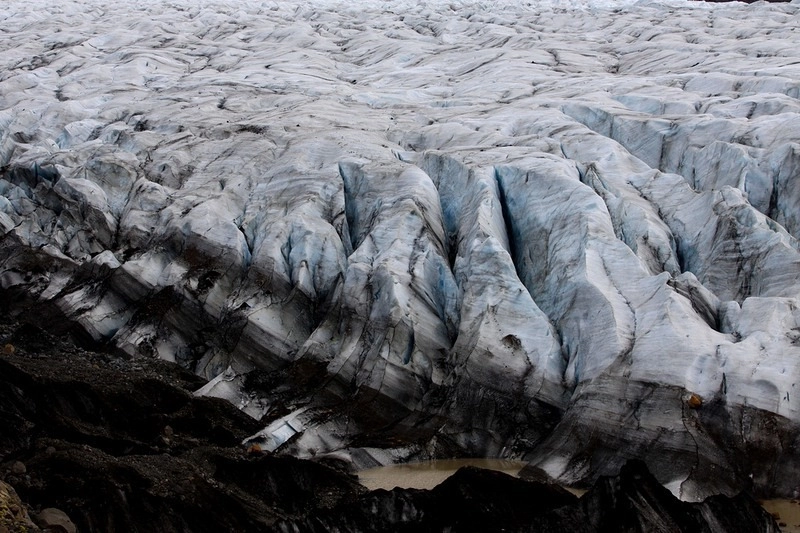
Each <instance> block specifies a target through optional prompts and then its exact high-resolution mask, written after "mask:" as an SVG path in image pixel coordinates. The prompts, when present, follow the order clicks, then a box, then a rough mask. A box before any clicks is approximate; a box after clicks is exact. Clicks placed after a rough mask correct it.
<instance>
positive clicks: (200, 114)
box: [0, 0, 800, 499]
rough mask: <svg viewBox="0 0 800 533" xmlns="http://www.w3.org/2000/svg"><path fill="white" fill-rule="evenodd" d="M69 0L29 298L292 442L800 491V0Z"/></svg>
mask: <svg viewBox="0 0 800 533" xmlns="http://www.w3.org/2000/svg"><path fill="white" fill-rule="evenodd" d="M31 5H35V6H39V7H41V8H42V9H41V10H38V11H37V10H35V9H29V7H30V6H31ZM42 6H44V3H41V2H39V0H29V1H27V2H25V3H23V2H21V1H19V0H12V1H10V2H7V3H6V9H5V11H4V13H3V14H2V15H0V19H2V24H0V50H2V54H0V67H2V70H0V72H2V73H1V74H0V233H2V237H1V238H0V288H1V289H2V295H3V298H2V307H3V309H4V310H5V311H6V312H10V313H13V314H15V315H19V316H21V317H26V318H27V319H29V320H46V321H48V323H49V324H52V328H53V329H55V330H61V331H70V332H72V333H73V334H76V335H79V336H80V337H81V339H82V340H83V341H84V342H89V343H93V344H95V345H97V346H104V347H106V348H107V349H109V350H111V351H114V352H116V353H118V354H120V355H122V356H125V357H153V356H158V357H161V358H164V359H167V360H171V361H175V362H177V363H179V364H182V365H184V366H186V367H189V368H191V369H192V370H194V371H195V372H196V373H198V374H199V375H202V376H204V377H205V378H206V379H208V380H209V383H208V385H207V386H206V387H204V388H203V389H201V391H199V393H200V394H208V395H215V396H219V397H224V398H226V399H228V400H230V401H232V402H234V403H235V404H237V405H238V406H240V407H241V408H242V409H243V410H244V411H245V412H247V413H249V414H251V415H252V416H254V417H258V418H260V419H261V420H262V421H263V423H264V427H265V429H264V430H263V431H262V432H261V433H259V434H257V435H254V436H253V437H252V439H251V440H252V441H253V442H260V443H261V444H262V445H263V447H264V449H268V450H270V451H275V452H276V453H290V454H295V455H299V456H303V457H309V456H324V455H326V454H327V455H331V456H336V457H347V458H349V459H350V460H352V461H353V462H354V463H355V464H357V465H360V466H368V465H369V466H372V465H375V464H380V463H386V462H392V461H401V460H410V459H422V458H432V457H445V456H452V455H473V456H506V457H516V458H524V459H525V460H527V461H529V462H531V463H532V464H534V465H535V466H538V467H540V468H542V469H543V470H544V471H546V472H547V473H548V474H550V475H551V476H553V477H555V478H557V479H559V480H561V481H563V482H568V483H581V482H588V481H590V480H593V479H595V478H596V477H597V476H600V475H604V474H615V473H616V472H617V471H618V470H619V467H620V466H621V465H622V464H624V463H625V461H626V460H627V459H628V458H632V457H638V458H642V459H645V460H646V461H647V462H648V465H649V466H650V468H651V470H652V471H653V472H654V473H655V474H656V475H657V476H658V477H659V479H660V480H661V481H662V482H664V483H668V484H669V486H670V487H671V488H672V489H673V490H674V491H675V492H678V493H679V494H680V495H681V496H682V497H684V498H687V499H700V498H702V497H704V496H705V495H707V494H710V493H713V492H718V491H723V492H731V491H734V490H738V489H740V488H743V487H748V488H753V489H755V490H757V491H759V492H761V493H764V494H780V495H793V494H795V493H796V492H797V491H800V487H799V486H798V485H797V479H798V475H797V474H798V472H799V471H800V453H798V450H799V449H800V403H798V402H800V392H798V391H797V390H796V384H797V382H798V380H800V367H799V366H798V365H800V333H798V332H800V311H798V309H799V308H800V302H798V298H799V297H800V292H798V291H800V246H799V245H798V238H800V186H798V184H797V183H796V182H797V178H798V172H800V148H799V147H800V129H798V128H799V127H800V126H798V124H800V122H798V120H797V117H798V113H799V112H800V104H798V98H800V60H798V57H797V56H798V50H799V49H800V48H799V47H798V44H799V43H798V40H799V39H800V37H798V34H797V32H796V31H794V20H795V19H796V17H797V16H798V9H800V7H799V6H798V5H797V4H796V3H792V4H769V5H767V4H755V5H744V4H739V3H733V4H725V5H709V4H703V3H693V2H684V1H683V0H663V1H653V2H633V1H627V0H626V1H613V0H608V1H599V0H598V1H593V0H574V1H572V2H569V3H563V2H550V1H542V2H535V3H530V4H525V3H519V2H495V3H492V4H491V5H488V4H486V3H483V2H477V1H471V0H463V1H458V2H443V1H441V2H440V1H437V2H433V3H426V4H425V5H423V4H419V3H410V2H392V3H378V2H367V3H358V4H352V3H350V4H346V3H343V2H338V1H336V0H325V1H322V2H313V3H310V2H303V1H300V0H292V1H290V2H250V1H249V0H248V1H245V2H236V3H229V2H224V1H222V0H212V1H209V2H206V3H202V4H201V3H197V2H192V1H189V0H176V1H174V2H170V3H169V4H163V3H159V2H154V1H153V2H150V1H147V2H142V3H139V4H137V5H136V6H132V5H123V4H115V5H113V6H106V5H105V4H103V5H101V4H100V3H99V2H98V1H97V0H64V1H63V2H59V3H57V5H49V4H48V10H47V11H44V7H42ZM44 12H47V13H48V16H47V17H42V16H40V13H44ZM742 20H747V21H748V23H747V24H742Z"/></svg>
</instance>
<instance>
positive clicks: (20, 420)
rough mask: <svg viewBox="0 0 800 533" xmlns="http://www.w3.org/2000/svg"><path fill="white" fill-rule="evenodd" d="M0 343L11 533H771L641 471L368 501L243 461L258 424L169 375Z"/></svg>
mask: <svg viewBox="0 0 800 533" xmlns="http://www.w3.org/2000/svg"><path fill="white" fill-rule="evenodd" d="M0 329H2V330H3V331H4V334H5V335H9V336H13V337H14V338H15V342H16V343H17V344H18V345H19V346H20V350H19V352H18V353H16V354H13V355H2V356H0V420H2V422H3V427H4V428H6V429H5V431H4V432H3V433H2V440H0V461H3V463H4V464H6V465H7V468H6V469H5V470H4V472H5V480H6V481H7V482H8V483H10V484H13V486H14V487H15V488H16V489H17V491H18V493H19V495H20V498H17V497H16V495H15V492H14V489H12V488H11V487H10V485H7V484H5V483H2V482H0V503H1V504H2V508H0V512H2V513H4V514H0V520H5V522H0V524H1V525H3V526H6V527H7V528H8V531H10V532H16V531H23V529H14V527H17V524H22V525H25V527H28V528H29V529H27V531H38V529H37V528H36V526H33V525H32V523H30V520H29V519H27V518H26V516H27V515H26V509H27V508H30V509H36V510H38V511H37V512H32V515H33V516H34V518H35V520H36V521H37V523H38V524H39V526H40V527H41V528H42V529H44V530H46V531H60V532H64V533H71V532H73V531H75V530H76V529H77V530H78V531H84V532H87V533H90V532H94V531H97V532H101V531H102V532H108V531H126V532H148V533H150V532H159V533H160V532H165V533H169V532H179V531H180V532H212V531H253V532H259V531H263V532H283V531H353V532H355V531H443V530H450V531H475V530H476V529H477V530H481V531H502V530H506V531H528V530H530V531H567V530H574V531H587V532H589V531H591V532H595V531H596V532H600V531H608V530H620V531H622V530H626V529H624V527H630V528H631V529H627V530H628V531H652V530H654V529H647V528H648V527H651V526H652V527H653V528H657V527H662V526H664V525H665V524H666V525H668V526H670V527H673V526H674V527H673V529H671V530H673V531H687V532H688V531H706V530H707V531H714V532H731V533H736V532H740V531H741V532H744V531H747V532H748V533H753V532H761V531H763V532H773V531H777V529H775V528H774V521H773V520H772V518H771V516H770V515H769V514H767V513H766V511H764V510H763V509H761V508H760V507H759V506H758V505H757V504H756V503H755V502H754V501H753V500H752V499H751V498H749V497H747V496H737V497H736V498H733V499H730V498H726V497H715V498H711V499H709V500H706V501H705V502H704V503H702V504H688V503H682V502H680V501H679V500H677V499H676V498H675V497H674V496H673V495H672V494H671V493H670V492H669V491H668V490H666V489H664V488H663V487H662V486H661V485H659V484H658V482H657V481H656V480H655V478H653V476H652V475H650V474H649V472H648V471H647V469H646V468H645V467H644V466H643V465H641V464H631V465H629V466H627V467H626V468H624V469H623V471H622V473H621V474H620V475H619V476H618V477H616V478H612V479H602V480H600V481H598V483H597V484H596V486H595V487H594V488H593V489H592V490H590V491H589V492H588V493H587V494H586V495H585V496H584V497H583V498H580V499H578V498H577V497H575V496H573V495H572V494H571V493H569V492H567V491H565V490H564V489H562V488H560V487H558V486H557V485H554V484H552V483H551V482H550V481H551V480H549V479H547V476H546V474H544V473H543V472H542V471H538V472H539V476H540V479H541V481H536V482H533V481H525V480H522V479H517V478H514V477H511V476H507V475H505V474H501V473H498V472H492V471H487V470H480V469H476V468H463V469H461V470H459V471H458V472H457V473H456V474H455V475H453V476H451V477H450V478H448V479H447V480H446V481H445V482H443V483H442V484H440V485H439V486H437V487H436V488H434V489H433V490H430V491H424V490H413V489H394V490H392V491H385V490H377V491H372V492H368V491H367V490H366V489H365V488H364V487H363V486H361V485H359V484H358V483H357V481H356V478H355V476H353V475H352V473H349V469H350V468H351V465H350V464H348V463H347V462H344V461H341V460H336V459H334V458H332V457H322V458H318V459H317V460H315V461H310V460H304V459H298V458H293V457H281V456H276V455H274V454H272V453H268V452H266V451H264V450H261V449H260V448H259V447H257V446H251V447H250V448H249V449H246V448H245V447H244V446H242V445H241V444H240V442H241V440H242V439H243V438H244V437H245V436H246V435H248V434H249V433H250V432H252V431H253V429H254V428H255V427H258V423H257V422H256V421H254V420H252V419H251V418H250V417H247V416H246V415H244V414H243V413H241V411H239V410H237V409H236V408H235V407H234V406H232V405H231V404H230V403H228V402H225V401H223V400H220V399H215V398H206V397H197V396H195V395H192V394H191V393H190V392H189V391H187V390H186V386H187V384H190V383H192V382H193V381H194V378H193V376H192V375H191V374H188V373H186V371H185V370H183V369H182V368H181V367H179V366H178V365H175V364H172V363H165V362H163V361H158V360H155V359H144V358H141V359H132V360H130V361H124V362H119V361H117V360H114V359H110V358H108V357H107V356H104V355H103V354H97V353H92V352H86V351H84V350H81V349H78V348H75V347H72V348H71V349H68V347H69V343H68V342H66V341H64V340H60V341H59V340H57V339H54V338H53V337H51V336H49V335H48V334H46V333H44V332H40V333H39V334H37V335H31V332H32V331H34V329H33V327H32V326H22V327H17V326H15V325H14V324H11V323H8V322H4V323H3V324H2V325H0ZM25 339H28V342H26V340H25ZM0 340H3V339H0ZM48 340H53V341H54V344H53V345H52V346H50V347H49V348H48V346H47V342H48ZM33 345H35V346H36V349H35V350H34V349H32V346H33ZM21 464H24V466H25V468H24V470H23V469H22V468H19V467H18V465H21ZM15 466H16V468H15ZM533 471H537V470H536V469H535V468H533ZM23 502H24V503H23ZM637 524H638V526H636V525H637ZM687 524H690V525H692V527H696V529H688V527H689V526H688V525H687ZM617 526H619V528H617ZM634 526H636V527H639V529H636V528H635V527H634ZM609 528H612V529H609ZM615 528H616V529H615ZM620 528H623V529H620ZM704 528H705V529H704ZM709 528H710V529H709Z"/></svg>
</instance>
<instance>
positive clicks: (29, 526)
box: [0, 480, 39, 533]
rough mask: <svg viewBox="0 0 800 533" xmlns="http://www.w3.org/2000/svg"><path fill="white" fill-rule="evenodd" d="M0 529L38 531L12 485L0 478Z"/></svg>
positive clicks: (21, 532)
mask: <svg viewBox="0 0 800 533" xmlns="http://www.w3.org/2000/svg"><path fill="white" fill-rule="evenodd" d="M0 531H3V532H4V533H5V532H7V533H33V532H36V531H39V528H38V527H36V524H34V523H33V521H32V520H31V518H30V516H29V515H28V510H27V509H26V507H25V505H24V504H23V503H22V501H21V500H20V499H19V496H18V495H17V492H16V491H15V490H14V487H12V486H11V485H9V484H8V483H6V482H4V481H2V480H0Z"/></svg>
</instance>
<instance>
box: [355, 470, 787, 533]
mask: <svg viewBox="0 0 800 533" xmlns="http://www.w3.org/2000/svg"><path fill="white" fill-rule="evenodd" d="M525 464H526V463H524V462H522V461H511V460H507V459H446V460H439V461H426V462H423V463H408V464H401V465H390V466H379V467H377V468H370V469H368V470H362V471H361V472H359V473H358V479H359V481H360V482H361V484H362V485H364V486H365V487H367V488H368V489H370V490H375V489H386V490H391V489H393V488H395V487H402V488H414V489H428V490H430V489H432V488H433V487H435V486H436V485H438V484H439V483H441V482H442V481H444V480H445V479H447V478H448V477H450V476H451V475H453V474H454V473H455V471H456V470H458V469H459V468H461V467H462V466H476V467H479V468H486V469H489V470H497V471H499V472H505V473H506V474H509V475H512V476H517V475H519V472H520V470H522V469H523V467H525ZM564 488H566V489H567V490H569V491H570V492H572V493H573V494H575V495H576V496H583V494H584V492H586V491H583V490H578V489H571V488H570V487H564ZM761 504H762V505H763V506H764V509H766V510H767V512H769V513H771V514H772V515H773V516H774V517H775V521H776V522H778V523H779V525H780V527H781V531H783V533H800V502H798V500H763V501H761Z"/></svg>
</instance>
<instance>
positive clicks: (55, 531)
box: [34, 507, 78, 533]
mask: <svg viewBox="0 0 800 533" xmlns="http://www.w3.org/2000/svg"><path fill="white" fill-rule="evenodd" d="M34 519H35V520H36V523H37V524H39V527H41V528H42V529H44V530H45V531H50V532H52V533H77V531H78V530H77V529H76V528H75V524H73V523H72V520H70V519H69V517H68V516H67V514H66V513H65V512H64V511H62V510H60V509H54V508H53V507H48V508H46V509H42V510H41V511H39V512H38V513H37V514H36V516H35V517H34Z"/></svg>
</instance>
